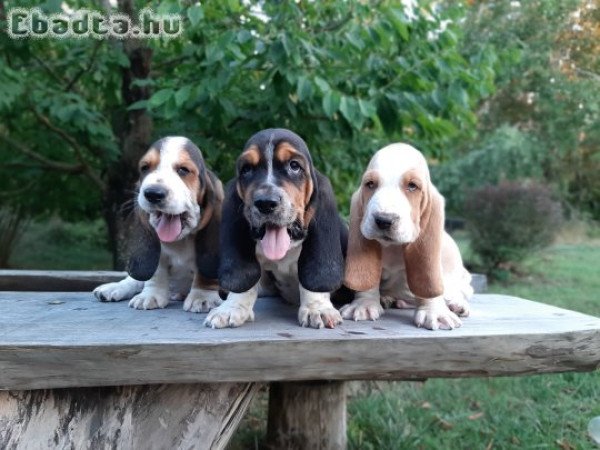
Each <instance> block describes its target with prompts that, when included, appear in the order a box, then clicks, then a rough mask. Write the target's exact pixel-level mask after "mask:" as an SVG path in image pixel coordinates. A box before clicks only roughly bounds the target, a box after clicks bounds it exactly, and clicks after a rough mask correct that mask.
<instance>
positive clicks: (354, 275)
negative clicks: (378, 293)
mask: <svg viewBox="0 0 600 450" xmlns="http://www.w3.org/2000/svg"><path fill="white" fill-rule="evenodd" d="M361 189H362V188H359V190H358V191H356V192H355V193H354V194H353V195H352V203H351V205H350V231H349V233H350V234H349V237H348V255H347V256H346V275H345V278H344V285H346V287H349V288H350V289H353V290H355V291H367V290H369V289H372V288H374V287H376V286H378V285H379V281H380V279H381V245H380V244H379V242H377V241H375V240H371V239H366V238H365V237H364V236H363V234H362V232H361V231H360V224H361V222H362V219H363V216H364V202H363V201H362V198H361V192H360V190H361Z"/></svg>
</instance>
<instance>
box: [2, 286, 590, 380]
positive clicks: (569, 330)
mask: <svg viewBox="0 0 600 450" xmlns="http://www.w3.org/2000/svg"><path fill="white" fill-rule="evenodd" d="M471 305H472V313H471V317H469V318H467V319H465V320H464V324H463V327H462V328H460V329H456V330H453V331H442V330H440V331H428V330H424V329H418V328H415V326H414V325H413V324H412V314H413V312H412V311H410V310H387V311H386V313H385V314H384V316H383V318H382V319H381V320H379V321H377V322H351V321H345V322H344V323H343V324H342V325H341V326H339V327H337V328H335V329H321V330H315V329H308V328H301V327H299V326H298V324H297V308H295V307H294V306H290V305H287V304H285V303H284V302H282V301H281V300H279V299H274V298H268V299H260V300H259V301H258V302H257V305H256V319H255V322H252V323H247V324H245V325H244V326H242V327H241V328H229V329H221V330H213V329H210V328H206V327H204V326H203V320H204V318H205V317H206V315H205V314H193V313H188V312H184V311H183V310H182V304H181V302H174V303H172V304H171V305H169V307H168V308H167V309H164V310H151V311H138V310H134V309H131V308H129V307H128V305H127V302H120V303H99V302H97V301H96V300H94V299H93V296H92V294H91V293H24V292H20V293H19V292H12V293H11V292H5V293H0V389H16V390H19V389H41V388H56V387H81V386H115V385H130V384H155V383H198V382H233V381H235V382H238V381H239V382H248V381H282V380H283V381H289V380H344V379H346V380H352V379H396V380H402V379H415V378H428V377H468V376H497V375H518V374H530V373H544V372H566V371H589V370H594V369H596V368H597V367H598V366H599V365H600V319H598V318H595V317H591V316H587V315H585V314H580V313H576V312H572V311H568V310H564V309H560V308H555V307H552V306H548V305H544V304H540V303H535V302H531V301H528V300H522V299H518V298H514V297H507V296H500V295H478V296H475V297H474V299H473V301H472V302H471Z"/></svg>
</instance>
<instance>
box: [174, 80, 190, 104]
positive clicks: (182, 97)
mask: <svg viewBox="0 0 600 450" xmlns="http://www.w3.org/2000/svg"><path fill="white" fill-rule="evenodd" d="M191 91H192V86H190V85H187V86H184V87H182V88H181V89H179V90H177V92H175V105H176V106H178V107H179V106H182V105H183V104H184V103H185V102H186V101H187V99H189V98H190V92H191Z"/></svg>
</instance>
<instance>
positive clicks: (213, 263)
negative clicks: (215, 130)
mask: <svg viewBox="0 0 600 450" xmlns="http://www.w3.org/2000/svg"><path fill="white" fill-rule="evenodd" d="M204 172H205V173H206V176H208V177H209V178H210V181H211V184H212V186H213V187H215V186H216V185H217V183H218V180H217V177H216V176H215V175H214V174H213V173H212V172H211V171H210V170H205V171H204ZM200 178H201V179H202V177H200ZM202 182H203V183H204V184H205V185H206V184H207V183H206V182H205V181H204V179H202ZM209 202H213V203H214V211H213V216H212V217H211V219H210V222H208V224H207V225H206V226H205V227H204V228H203V229H202V230H200V231H198V232H197V233H196V240H195V245H196V266H197V268H198V272H199V273H200V275H202V276H203V277H205V278H210V279H217V278H218V276H219V263H220V257H219V256H220V252H219V242H220V240H219V235H220V226H221V205H220V204H218V203H216V201H215V193H214V191H213V190H212V189H211V190H206V193H205V198H204V206H205V205H207V204H208V203H209ZM205 207H206V206H205Z"/></svg>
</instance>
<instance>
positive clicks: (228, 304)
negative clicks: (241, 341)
mask: <svg viewBox="0 0 600 450" xmlns="http://www.w3.org/2000/svg"><path fill="white" fill-rule="evenodd" d="M258 285H259V283H256V284H255V285H254V286H253V287H251V288H250V289H248V290H247V291H246V292H240V293H236V292H230V293H229V296H228V297H227V300H225V301H224V302H223V303H222V304H221V305H220V306H218V307H217V308H215V309H213V310H212V311H211V312H209V313H208V316H206V320H205V321H204V325H206V326H207V327H210V328H226V327H239V326H240V325H243V324H244V323H245V322H247V321H248V320H254V311H253V308H254V303H256V299H257V297H258Z"/></svg>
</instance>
